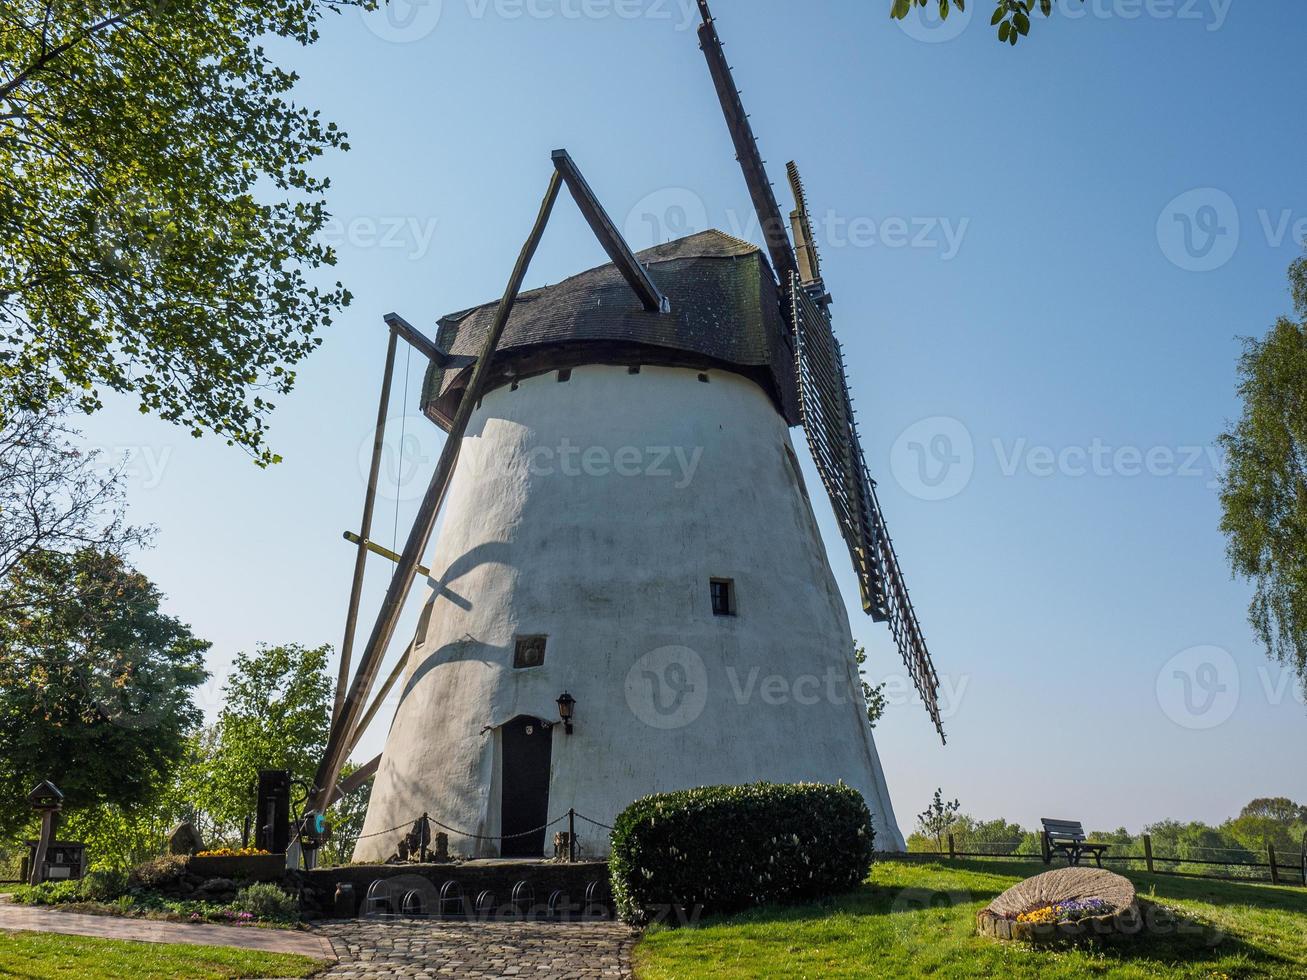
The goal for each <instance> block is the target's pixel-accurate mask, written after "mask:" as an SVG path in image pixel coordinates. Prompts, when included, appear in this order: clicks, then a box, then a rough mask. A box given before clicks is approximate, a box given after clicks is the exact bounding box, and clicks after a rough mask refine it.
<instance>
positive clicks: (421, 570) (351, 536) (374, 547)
mask: <svg viewBox="0 0 1307 980" xmlns="http://www.w3.org/2000/svg"><path fill="white" fill-rule="evenodd" d="M344 538H345V540H346V541H348V542H349V543H350V544H361V545H363V547H365V548H367V549H368V551H370V552H372V553H373V554H374V555H377V556H379V557H381V558H389V559H390V560H391V561H393V562H396V563H398V562H399V559H400V556H399V555H397V554H395V553H394V552H393V551H391V550H390V549H389V548H385V547H382V546H381V545H379V544H377V543H376V542H375V541H369V540H368V539H367V538H360V537H359V536H358V535H357V534H355V533H354V532H353V531H346V532H345V534H344ZM417 573H418V574H419V575H422V576H424V577H426V578H431V569H429V568H427V566H426V565H418V567H417Z"/></svg>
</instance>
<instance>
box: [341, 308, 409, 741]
mask: <svg viewBox="0 0 1307 980" xmlns="http://www.w3.org/2000/svg"><path fill="white" fill-rule="evenodd" d="M397 338H398V334H397V333H396V332H395V330H393V329H392V330H391V332H390V339H389V341H388V342H387V344H386V367H385V371H384V372H383V374H382V376H381V399H380V402H379V403H378V405H377V425H376V428H375V429H374V430H373V435H372V464H371V466H370V467H369V468H368V485H367V489H366V490H365V491H364V493H363V518H362V520H361V521H360V522H359V533H358V535H357V536H356V537H355V539H354V540H355V541H356V542H357V544H358V546H359V547H358V551H357V552H356V554H355V555H354V576H353V578H352V579H351V580H350V586H349V605H348V606H347V607H346V610H345V638H344V639H343V640H341V643H340V668H339V670H338V671H337V672H336V699H335V702H334V703H333V704H332V708H331V723H332V724H333V725H334V724H336V722H337V721H338V720H339V719H340V713H341V711H342V709H343V708H344V706H345V692H346V689H347V688H348V685H349V668H350V659H351V658H352V657H353V654H354V634H355V632H357V630H358V618H359V601H360V599H361V598H362V595H363V573H364V571H365V569H366V567H367V561H368V552H367V548H366V546H365V544H364V542H366V541H367V539H368V535H369V534H371V533H372V512H373V509H374V507H375V505H376V502H377V476H378V474H379V473H380V471H381V453H382V450H383V449H384V448H385V441H386V414H387V413H388V412H389V410H390V388H391V381H392V380H393V379H394V376H395V347H396V344H397V342H398V341H397Z"/></svg>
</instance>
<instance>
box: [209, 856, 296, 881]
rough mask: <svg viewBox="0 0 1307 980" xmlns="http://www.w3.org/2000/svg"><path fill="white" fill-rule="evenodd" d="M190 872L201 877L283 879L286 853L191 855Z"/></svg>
mask: <svg viewBox="0 0 1307 980" xmlns="http://www.w3.org/2000/svg"><path fill="white" fill-rule="evenodd" d="M186 870H187V872H188V873H190V874H193V875H198V876H199V877H201V878H230V879H231V880H232V881H281V879H282V877H283V876H284V875H285V874H286V855H284V854H245V855H241V856H239V857H190V858H188V859H187V860H186Z"/></svg>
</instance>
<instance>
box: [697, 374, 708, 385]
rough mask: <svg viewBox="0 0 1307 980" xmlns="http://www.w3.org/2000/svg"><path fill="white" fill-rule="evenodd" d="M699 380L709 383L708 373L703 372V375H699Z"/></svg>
mask: <svg viewBox="0 0 1307 980" xmlns="http://www.w3.org/2000/svg"><path fill="white" fill-rule="evenodd" d="M699 380H700V381H701V382H703V383H704V384H707V383H708V375H706V374H701V375H699Z"/></svg>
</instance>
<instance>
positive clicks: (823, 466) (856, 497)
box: [790, 274, 944, 739]
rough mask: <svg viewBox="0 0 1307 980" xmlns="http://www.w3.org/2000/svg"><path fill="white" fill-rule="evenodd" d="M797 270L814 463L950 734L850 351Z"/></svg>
mask: <svg viewBox="0 0 1307 980" xmlns="http://www.w3.org/2000/svg"><path fill="white" fill-rule="evenodd" d="M813 292H814V290H813V288H812V286H811V285H805V284H804V283H802V282H800V280H799V276H798V275H797V274H795V275H794V276H792V278H791V281H790V296H791V299H792V301H793V307H792V317H793V323H794V338H795V367H796V371H797V374H798V380H799V407H800V412H801V413H802V416H803V431H804V432H805V433H806V434H807V437H808V447H809V448H810V449H811V450H812V458H813V462H815V463H816V465H817V472H818V473H819V474H821V481H822V483H823V484H824V485H825V487H826V493H827V494H828V495H829V496H830V501H831V506H832V507H833V508H834V510H835V518H836V521H837V522H838V523H839V527H840V533H841V534H842V535H843V536H844V542H845V544H847V545H848V548H849V557H850V558H852V559H853V569H854V571H855V572H856V573H857V576H858V587H859V589H860V591H861V593H862V608H863V610H864V611H865V612H867V613H868V614H869V615H870V616H871V618H872V619H874V620H875V621H876V622H883V623H888V624H889V628H890V634H891V635H892V636H893V637H894V643H895V645H896V646H897V647H898V649H899V654H900V655H901V656H902V657H903V664H904V666H905V667H906V668H907V671H908V675H909V676H910V677H911V678H912V682H913V684H914V685H916V688H917V691H918V693H919V694H920V695H921V699H922V702H923V703H924V704H925V706H926V711H927V712H928V713H929V714H930V720H931V721H932V722H934V723H935V730H936V731H938V732H939V736H940V738H941V739H943V738H944V726H943V722H942V721H941V719H940V716H939V700H938V691H939V677H938V675H937V674H936V673H935V667H934V664H933V663H932V662H931V659H930V651H929V650H928V649H927V648H926V640H925V637H924V636H923V635H922V632H921V624H920V623H919V622H918V621H917V613H916V610H915V609H913V607H912V599H911V598H910V597H909V595H908V589H907V586H906V585H905V584H904V580H903V570H902V568H901V567H900V566H899V559H898V554H897V553H896V552H895V550H894V543H893V541H891V540H890V536H889V531H888V530H887V529H886V527H885V517H884V515H883V513H882V512H881V509H880V501H879V500H878V499H877V497H876V484H875V481H874V480H872V479H871V475H870V474H869V473H868V472H867V462H866V459H865V458H864V456H863V453H862V442H861V440H860V439H859V438H858V424H857V420H856V419H855V418H854V415H853V404H852V399H851V398H850V396H849V386H848V381H847V376H846V374H845V370H844V355H843V352H842V351H841V349H840V344H839V341H838V340H836V339H835V332H834V330H833V329H832V327H831V319H830V313H829V312H827V309H826V308H825V306H824V305H821V304H819V302H818V300H817V299H816V298H814V296H813V295H812V294H813Z"/></svg>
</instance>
